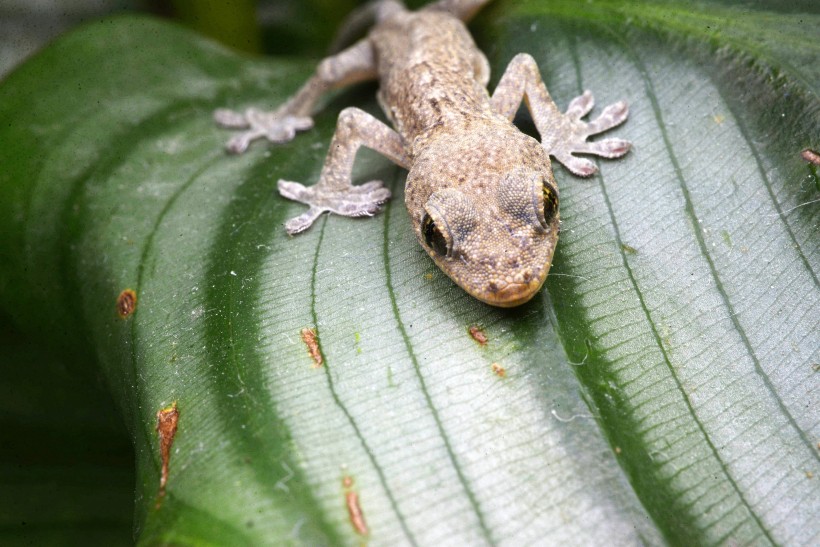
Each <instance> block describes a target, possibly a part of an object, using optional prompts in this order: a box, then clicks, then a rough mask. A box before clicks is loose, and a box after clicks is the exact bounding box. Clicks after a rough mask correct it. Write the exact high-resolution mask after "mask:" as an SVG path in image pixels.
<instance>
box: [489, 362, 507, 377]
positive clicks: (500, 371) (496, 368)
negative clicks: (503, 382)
mask: <svg viewBox="0 0 820 547" xmlns="http://www.w3.org/2000/svg"><path fill="white" fill-rule="evenodd" d="M490 366H491V367H492V369H493V372H494V373H495V375H496V376H498V377H499V378H504V377H505V376H506V375H507V369H505V368H504V367H502V366H501V365H500V364H499V363H493V364H492V365H490Z"/></svg>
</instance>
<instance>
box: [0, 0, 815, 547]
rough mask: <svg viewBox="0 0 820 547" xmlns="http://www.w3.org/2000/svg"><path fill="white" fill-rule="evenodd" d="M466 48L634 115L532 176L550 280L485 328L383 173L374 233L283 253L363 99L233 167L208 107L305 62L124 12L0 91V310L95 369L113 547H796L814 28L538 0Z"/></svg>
mask: <svg viewBox="0 0 820 547" xmlns="http://www.w3.org/2000/svg"><path fill="white" fill-rule="evenodd" d="M808 6H810V5H808ZM480 23H481V24H480V26H481V28H482V29H483V30H482V37H483V40H482V45H483V46H484V47H485V51H486V52H487V53H488V55H489V57H490V58H491V61H492V65H493V67H494V74H495V78H496V80H497V78H498V77H499V76H500V74H501V72H502V71H503V67H504V66H505V65H506V63H507V62H508V61H509V59H511V58H512V56H513V55H515V54H516V53H518V52H520V51H526V52H528V53H530V54H532V55H533V56H534V57H535V58H536V60H537V61H538V63H539V65H540V67H541V71H542V74H543V76H544V79H545V81H546V83H547V85H548V87H549V89H550V92H551V93H552V95H553V97H554V98H555V100H556V101H557V102H558V104H559V105H560V106H565V105H566V104H567V103H568V102H569V100H570V99H571V98H572V97H574V96H576V95H578V94H580V93H581V91H582V90H583V89H591V90H593V92H594V93H595V96H596V100H597V104H599V105H606V104H609V103H612V102H614V101H616V100H619V99H626V100H627V101H628V102H629V104H630V119H629V121H628V122H627V123H626V124H625V125H624V126H623V127H621V128H619V129H618V130H616V131H615V132H614V133H616V134H617V136H619V137H624V138H628V139H630V140H632V141H633V143H634V149H633V151H632V152H631V153H630V154H629V155H628V156H627V157H626V158H625V159H624V160H623V161H617V162H612V161H604V162H601V164H600V167H601V172H600V174H599V175H597V176H596V177H593V178H591V179H588V180H580V179H576V178H574V177H572V176H571V175H569V173H567V172H565V171H563V170H562V169H561V168H559V167H557V168H556V171H557V172H556V177H557V179H558V183H559V185H560V188H561V208H562V219H563V225H562V234H561V239H560V243H559V248H558V251H557V254H556V257H555V263H554V266H553V268H552V272H551V274H550V278H549V279H548V281H547V285H546V290H544V291H542V293H541V294H540V295H539V296H538V297H537V298H536V299H534V300H533V301H532V302H531V303H529V304H527V305H525V306H522V307H520V308H516V309H513V310H498V309H493V308H490V307H488V306H485V305H483V304H481V303H479V302H476V301H474V300H472V299H471V298H470V297H469V296H467V295H466V294H464V293H463V292H462V291H461V290H460V289H458V288H457V287H456V286H454V285H453V284H452V283H451V282H450V281H449V280H448V279H447V278H446V277H445V276H444V275H443V274H442V273H440V272H439V271H438V270H436V269H435V267H434V265H433V264H432V262H431V261H430V260H429V258H428V257H427V256H426V254H425V253H424V252H423V251H422V249H421V248H420V247H419V246H418V243H417V242H416V241H415V237H414V235H413V234H412V232H411V230H410V222H409V219H408V216H407V211H406V210H405V208H404V206H403V199H402V198H403V194H402V185H403V182H404V173H403V172H402V171H401V170H400V169H397V168H395V167H393V166H391V165H389V164H388V163H387V162H386V161H385V160H383V159H381V158H378V157H377V156H375V155H374V154H371V153H363V154H360V161H358V162H357V167H356V177H357V180H358V181H364V180H371V179H376V178H380V179H382V180H384V181H385V182H386V183H387V184H388V185H389V186H390V187H391V188H392V189H393V192H394V196H395V197H394V200H393V201H392V203H391V204H390V205H389V206H388V208H387V210H386V211H385V213H384V214H382V215H380V216H377V217H375V218H373V219H369V220H364V221H363V220H360V219H347V218H338V217H329V218H323V219H321V220H320V221H319V222H318V223H317V225H316V226H314V227H313V228H312V229H311V230H310V231H309V232H307V233H305V234H303V235H300V236H298V237H295V238H291V237H288V236H286V235H285V233H284V230H283V228H282V224H283V223H284V221H285V220H287V219H288V218H290V217H292V216H295V215H297V214H299V213H300V212H302V210H303V206H301V205H299V204H295V203H292V202H289V201H286V200H284V199H282V198H280V197H279V196H278V195H277V194H276V193H275V191H274V189H275V182H276V180H277V179H279V178H286V179H290V180H300V181H302V182H305V183H311V182H313V181H314V180H316V178H317V176H318V173H319V171H320V169H321V166H322V161H323V158H324V154H325V151H326V148H327V144H328V142H329V139H330V136H331V134H332V131H333V126H334V122H335V117H336V115H337V114H338V111H339V110H340V109H341V108H342V107H344V106H346V105H348V104H355V105H357V106H360V107H362V108H365V109H368V110H370V111H372V112H376V111H377V108H376V106H375V102H374V101H373V100H372V98H371V97H372V88H365V89H363V90H360V92H354V93H347V94H343V95H341V96H337V97H336V98H335V99H333V100H332V101H330V102H329V104H328V106H327V108H326V109H325V110H323V111H322V113H320V114H319V115H318V116H317V117H316V122H317V123H316V128H315V129H313V130H311V131H309V132H306V133H304V134H301V135H299V136H298V137H297V138H296V139H295V140H294V141H292V142H291V143H288V144H286V145H281V146H266V145H260V144H257V145H254V146H253V147H252V149H251V150H250V152H249V153H247V154H246V155H243V156H240V157H231V156H227V155H226V154H224V152H223V149H222V145H223V143H224V140H225V139H226V138H227V136H228V135H227V134H226V133H225V132H223V131H222V130H219V129H218V128H215V127H214V126H213V124H212V121H211V112H212V111H213V109H214V108H217V107H222V106H233V107H242V106H246V105H259V106H262V107H273V106H275V105H277V104H279V103H281V102H282V101H283V100H284V99H285V98H286V97H287V96H288V95H289V94H290V93H292V92H293V91H294V90H295V89H296V88H297V87H298V85H299V84H300V83H301V82H302V81H303V80H304V79H305V78H306V77H307V76H308V75H309V74H310V71H311V70H312V66H313V64H314V63H313V62H305V61H302V60H295V61H290V60H283V59H277V60H273V61H258V60H252V59H248V58H242V57H237V56H235V55H233V54H231V53H228V52H226V51H224V50H222V49H220V48H218V47H216V46H214V45H212V44H211V43H209V42H207V41H204V40H202V39H200V38H198V37H196V36H194V35H192V34H190V33H188V32H184V31H182V30H180V29H178V28H176V27H173V26H170V25H167V24H165V23H159V22H157V21H154V20H151V19H145V18H136V17H126V18H119V19H114V20H109V21H106V22H102V23H99V24H96V25H92V26H88V27H85V28H84V29H82V30H80V31H78V32H75V33H73V34H71V35H69V36H67V37H65V38H63V39H62V40H60V41H58V42H57V43H56V44H54V45H53V46H51V47H50V48H48V49H47V50H46V51H44V52H43V53H41V54H40V55H39V56H37V57H36V58H35V59H33V60H32V61H30V62H29V63H28V64H26V65H24V66H23V67H22V68H20V69H19V70H17V71H16V72H15V73H13V74H12V75H11V76H10V77H9V78H8V79H7V80H6V81H5V82H4V83H3V84H2V86H0V119H3V120H9V123H6V124H3V126H2V127H0V140H2V142H3V143H4V146H3V147H2V149H0V164H2V165H3V166H4V167H3V170H2V172H0V236H2V241H3V243H2V245H0V262H2V266H0V304H2V306H3V308H4V309H5V310H7V312H8V313H9V314H11V315H12V316H13V317H14V319H15V320H16V322H17V323H18V324H19V325H21V326H22V327H23V328H24V329H26V330H27V331H28V332H31V333H39V335H40V336H46V335H47V334H48V335H49V337H50V338H52V339H54V341H56V342H57V343H59V344H61V345H62V346H63V347H69V348H74V349H76V350H78V351H80V350H86V351H91V352H92V353H93V354H94V356H95V361H96V362H97V363H98V365H99V368H100V370H101V371H102V373H103V374H104V375H105V377H106V379H107V381H108V384H109V387H110V390H111V393H112V394H113V396H114V398H115V400H116V401H117V402H118V403H119V405H120V408H121V410H122V412H123V414H124V416H125V419H126V422H127V423H128V424H129V428H130V433H131V435H132V437H133V440H134V443H135V446H136V456H137V471H138V473H137V474H138V481H137V518H136V533H137V535H138V537H139V538H140V540H141V541H142V542H144V543H146V544H149V543H182V544H197V545H199V544H208V543H212V544H227V543H230V544H234V545H236V544H242V543H246V544H249V545H255V544H261V543H275V542H282V541H290V542H293V543H310V544H322V543H329V544H356V543H358V542H359V541H360V540H361V537H360V532H361V530H359V531H358V532H357V529H356V527H355V526H354V523H353V522H352V521H351V517H350V515H349V511H348V504H349V503H353V502H352V501H351V500H352V497H351V496H350V493H351V492H355V493H356V494H357V495H358V496H357V500H358V501H357V503H358V506H359V507H360V509H361V511H362V513H363V515H364V520H365V522H366V526H367V529H368V534H367V540H368V542H369V543H372V544H374V545H395V544H419V545H436V544H447V543H459V544H483V543H493V544H495V543H498V544H511V545H521V544H532V543H547V544H623V545H631V544H635V543H648V544H653V545H655V544H666V543H671V544H717V543H727V542H736V543H739V544H750V543H753V544H772V543H773V544H786V545H811V544H816V543H817V542H818V540H820V524H818V521H817V518H816V515H817V514H818V513H820V496H818V492H820V488H818V482H817V481H818V480H819V479H818V477H820V463H818V458H820V456H819V455H818V444H817V443H818V440H820V410H818V409H820V405H818V404H817V403H818V400H817V397H818V395H817V394H818V393H820V389H818V376H817V369H818V366H817V363H818V362H820V344H818V335H817V332H818V327H820V305H819V304H820V302H819V301H820V291H818V282H817V270H818V258H820V252H819V250H818V246H817V226H818V218H819V217H820V206H818V203H817V202H816V200H817V199H818V193H820V186H818V181H817V170H816V168H815V167H813V166H811V165H810V164H808V163H807V162H806V161H805V160H804V159H802V158H801V151H802V150H803V149H805V148H813V149H815V150H817V149H818V147H820V133H818V127H820V102H818V97H817V90H818V82H820V70H818V68H817V67H818V66H819V65H818V63H817V57H818V55H817V54H818V49H820V40H818V38H820V35H818V30H817V29H818V28H820V15H818V14H817V13H816V10H815V11H814V12H813V13H812V12H810V9H809V7H806V6H804V5H803V4H794V5H793V7H792V8H791V9H790V8H788V6H786V7H784V6H783V5H782V4H779V7H778V8H774V7H771V6H769V5H768V4H766V3H759V4H758V5H757V7H755V8H753V9H750V8H745V7H744V8H741V7H738V6H737V5H734V4H731V3H714V4H697V5H694V6H693V7H691V9H689V8H686V7H684V6H683V4H682V3H680V2H615V1H610V2H587V3H584V4H582V5H580V7H579V5H578V4H577V3H574V2H568V1H565V2H562V1H557V2H550V3H540V2H530V3H521V4H515V3H498V5H496V6H494V7H493V8H492V9H490V11H489V13H487V14H485V15H484V18H483V19H482V20H481V21H480ZM758 37H759V38H758ZM55 82H57V83H59V85H55V84H54V83H55ZM522 124H523V125H524V126H526V120H524V121H523V122H522ZM125 289H132V290H133V291H135V293H136V295H137V307H136V311H135V312H134V313H133V314H132V315H130V316H129V317H127V318H126V319H122V318H120V317H119V316H118V315H117V313H116V310H115V304H116V301H117V298H118V296H119V295H120V294H121V292H122V291H123V290H125ZM473 326H477V327H479V328H480V329H481V330H482V331H483V332H484V333H485V335H486V336H487V338H488V343H487V344H486V346H481V345H479V344H478V343H477V342H476V341H475V340H474V339H473V338H472V337H471V335H470V334H469V329H470V327H473ZM305 328H313V329H314V330H315V332H316V334H317V340H318V347H319V349H320V351H321V353H322V355H323V358H324V363H323V365H322V366H321V367H317V366H314V362H313V361H312V359H311V357H310V355H309V354H308V350H307V348H306V346H305V344H304V343H303V341H302V339H301V334H300V333H301V332H302V330H303V329H305ZM494 364H495V365H497V366H496V367H495V368H493V365H494ZM499 366H500V367H502V368H503V370H504V375H503V376H502V375H501V374H499ZM173 402H176V403H177V405H178V409H179V412H180V418H179V429H178V432H177V435H176V438H175V440H174V444H173V449H172V456H171V461H170V479H169V483H168V488H167V494H166V495H165V497H164V498H162V499H159V498H158V489H159V477H160V469H161V462H160V458H159V453H160V452H159V444H158V442H159V441H158V438H157V435H156V432H155V430H154V428H155V425H156V412H157V411H158V410H160V409H162V408H165V407H167V406H168V405H169V404H171V403H173ZM360 528H361V527H360Z"/></svg>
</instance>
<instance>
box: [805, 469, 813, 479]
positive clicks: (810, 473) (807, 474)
mask: <svg viewBox="0 0 820 547" xmlns="http://www.w3.org/2000/svg"><path fill="white" fill-rule="evenodd" d="M806 478H807V479H813V478H814V473H812V472H811V471H806Z"/></svg>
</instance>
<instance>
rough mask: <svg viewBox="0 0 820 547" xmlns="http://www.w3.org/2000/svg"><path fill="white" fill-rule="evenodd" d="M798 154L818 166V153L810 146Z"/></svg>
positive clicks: (819, 164)
mask: <svg viewBox="0 0 820 547" xmlns="http://www.w3.org/2000/svg"><path fill="white" fill-rule="evenodd" d="M800 156H801V157H802V158H803V159H804V160H806V161H807V162H809V163H813V164H814V165H817V166H820V154H818V153H817V152H815V151H814V150H812V149H811V148H806V149H805V150H803V151H802V152H800Z"/></svg>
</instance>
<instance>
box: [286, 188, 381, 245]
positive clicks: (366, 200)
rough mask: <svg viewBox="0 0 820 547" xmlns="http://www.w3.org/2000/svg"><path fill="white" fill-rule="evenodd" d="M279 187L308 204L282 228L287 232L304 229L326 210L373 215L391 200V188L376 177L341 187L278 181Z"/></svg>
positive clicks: (343, 213)
mask: <svg viewBox="0 0 820 547" xmlns="http://www.w3.org/2000/svg"><path fill="white" fill-rule="evenodd" d="M278 187H279V193H280V194H282V195H283V196H284V197H286V198H288V199H292V200H294V201H298V202H300V203H304V204H306V205H310V209H308V210H307V211H306V212H304V213H302V214H301V215H299V216H298V217H294V218H292V219H290V220H288V221H287V222H286V223H285V230H286V231H287V233H288V234H290V235H295V234H298V233H299V232H303V231H305V230H307V229H308V228H310V226H311V225H312V224H313V223H314V222H315V221H316V219H317V218H319V216H320V215H321V214H322V213H325V212H331V213H336V214H337V215H343V216H348V217H362V216H373V215H375V214H376V213H378V212H379V211H381V208H382V205H384V203H385V202H387V200H389V199H390V190H388V189H387V188H385V187H384V184H382V182H381V181H379V180H374V181H370V182H366V183H364V184H359V185H356V186H352V185H349V186H346V187H343V188H333V187H331V186H330V185H328V184H322V183H321V182H320V183H318V184H314V185H313V186H304V185H302V184H299V183H298V182H291V181H287V180H279V183H278Z"/></svg>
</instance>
